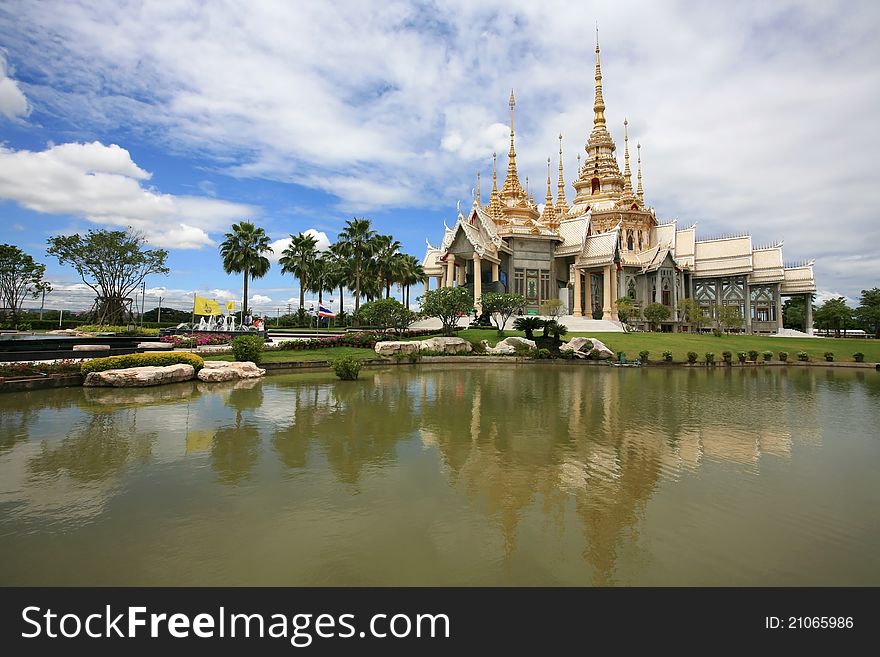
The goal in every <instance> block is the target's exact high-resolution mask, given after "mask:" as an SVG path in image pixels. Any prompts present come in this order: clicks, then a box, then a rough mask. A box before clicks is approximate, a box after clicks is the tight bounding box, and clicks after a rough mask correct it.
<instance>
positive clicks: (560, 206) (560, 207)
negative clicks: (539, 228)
mask: <svg viewBox="0 0 880 657" xmlns="http://www.w3.org/2000/svg"><path fill="white" fill-rule="evenodd" d="M567 214H568V201H566V200H565V178H564V176H563V175H562V133H560V134H559V183H558V184H557V187H556V218H557V219H558V220H559V221H562V220H563V219H565V216H566V215H567Z"/></svg>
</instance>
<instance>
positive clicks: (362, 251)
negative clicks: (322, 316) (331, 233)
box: [337, 218, 376, 313]
mask: <svg viewBox="0 0 880 657" xmlns="http://www.w3.org/2000/svg"><path fill="white" fill-rule="evenodd" d="M375 236H376V231H374V230H373V229H372V228H371V224H370V220H369V219H358V218H354V219H351V220H349V221H346V222H345V228H343V229H342V231H341V232H340V233H339V241H338V242H337V245H338V251H339V252H340V253H341V254H342V255H344V256H345V257H347V258H350V259H351V260H352V262H353V266H352V271H353V273H354V311H355V313H357V311H358V310H359V309H360V307H361V273H362V271H363V263H364V261H365V260H366V259H368V258H370V257H371V256H372V254H373V253H372V248H373V244H372V239H373V238H374V237H375Z"/></svg>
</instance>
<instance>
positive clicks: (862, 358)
mask: <svg viewBox="0 0 880 657" xmlns="http://www.w3.org/2000/svg"><path fill="white" fill-rule="evenodd" d="M853 360H855V361H856V362H857V363H864V362H865V354H863V353H862V352H861V351H857V352H856V353H854V354H853Z"/></svg>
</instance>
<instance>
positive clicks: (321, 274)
mask: <svg viewBox="0 0 880 657" xmlns="http://www.w3.org/2000/svg"><path fill="white" fill-rule="evenodd" d="M308 278H309V292H314V293H316V294H317V295H318V304H322V303H324V292H332V291H333V289H334V288H335V287H336V282H335V280H334V278H333V271H332V262H331V261H330V258H329V257H328V256H326V255H324V254H323V253H321V252H318V254H317V256H316V257H315V259H314V260H312V266H311V268H310V271H309V276H308Z"/></svg>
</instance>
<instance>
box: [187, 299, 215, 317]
mask: <svg viewBox="0 0 880 657" xmlns="http://www.w3.org/2000/svg"><path fill="white" fill-rule="evenodd" d="M193 314H195V315H219V314H220V304H218V303H217V302H216V301H214V300H213V299H205V298H204V297H196V298H195V303H194V304H193Z"/></svg>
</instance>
